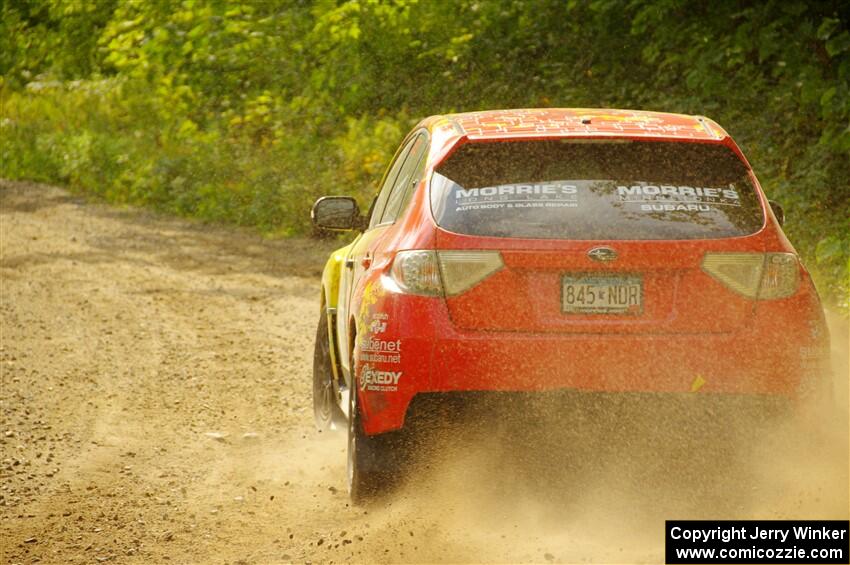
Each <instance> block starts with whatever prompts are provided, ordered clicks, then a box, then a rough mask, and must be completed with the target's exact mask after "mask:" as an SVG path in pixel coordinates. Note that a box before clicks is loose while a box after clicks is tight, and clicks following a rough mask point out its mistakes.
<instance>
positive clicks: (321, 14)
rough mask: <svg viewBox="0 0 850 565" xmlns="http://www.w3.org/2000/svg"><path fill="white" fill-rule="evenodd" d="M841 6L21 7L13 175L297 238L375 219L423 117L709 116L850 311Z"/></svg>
mask: <svg viewBox="0 0 850 565" xmlns="http://www.w3.org/2000/svg"><path fill="white" fill-rule="evenodd" d="M842 8H843V5H842V4H841V3H840V2H838V1H825V2H819V3H807V2H799V1H793V0H792V1H782V2H780V1H777V0H771V1H768V2H754V1H741V2H727V3H704V2H690V1H682V0H655V1H650V0H634V1H632V2H628V3H623V2H620V1H617V0H570V1H568V2H564V1H563V0H538V1H535V2H524V1H516V0H491V1H488V2H481V1H480V0H457V1H454V2H422V1H416V0H381V1H366V0H362V1H355V0H351V1H341V0H340V1H333V0H320V1H318V2H315V3H307V2H301V1H299V0H289V1H287V2H283V3H280V2H260V1H248V0H228V1H226V2H222V1H218V0H185V1H183V2H181V3H179V4H178V3H174V2H159V1H156V0H139V1H136V2H114V0H104V1H102V2H94V3H77V2H65V1H62V0H23V1H21V2H16V3H4V4H2V7H0V105H2V106H0V157H2V162H0V174H2V175H3V176H6V177H11V178H32V179H37V180H42V181H54V182H63V183H67V184H69V185H70V186H71V187H73V188H74V189H75V190H80V191H86V192H89V193H93V194H97V195H100V196H101V197H103V198H105V199H107V200H109V201H111V202H119V203H132V204H138V205H145V206H151V207H154V208H157V209H160V210H165V211H168V212H172V213H176V214H181V215H186V216H194V217H199V218H203V219H207V220H213V221H224V222H232V223H236V224H241V225H253V226H257V227H259V228H260V229H262V230H264V231H267V232H271V233H275V234H279V235H288V234H296V233H303V232H305V231H306V230H308V229H309V222H308V214H307V212H308V210H309V208H310V205H311V203H312V201H313V199H314V198H315V197H317V196H318V195H321V194H339V193H347V194H354V195H355V196H357V197H358V198H359V199H360V202H361V206H363V207H365V206H368V204H369V201H370V200H371V195H372V194H373V193H374V190H375V187H376V185H377V182H378V180H379V178H380V176H381V174H382V172H383V168H384V166H385V164H386V163H387V161H388V160H389V158H390V157H391V155H392V152H393V151H394V150H395V148H396V146H397V144H398V142H399V141H400V139H401V138H402V136H403V135H404V134H405V133H406V131H407V130H408V129H409V128H410V127H411V126H412V125H413V123H414V122H415V121H416V119H417V118H418V117H422V116H426V115H429V114H434V113H440V112H448V111H460V110H475V109H482V108H494V107H534V106H577V107H632V108H644V109H656V110H665V111H678V112H686V113H698V114H705V115H709V116H711V117H712V118H714V119H716V120H717V121H719V122H720V123H721V124H723V125H724V126H725V127H726V128H727V129H728V130H729V131H730V132H731V133H732V135H733V136H734V137H735V138H736V139H737V140H738V141H739V142H740V143H741V144H742V146H743V149H744V151H745V153H746V154H747V155H748V156H749V157H750V159H751V162H752V164H753V166H754V168H755V169H756V172H757V173H758V175H759V178H760V179H761V181H762V183H763V185H764V188H765V190H766V191H767V193H768V195H769V196H770V197H771V198H773V199H776V200H778V201H779V202H780V203H782V204H783V205H784V206H785V208H786V211H787V218H788V221H787V227H786V231H787V233H788V234H789V237H790V238H791V239H792V240H793V241H794V243H795V244H796V245H797V246H798V250H799V251H800V252H801V253H802V255H803V256H804V258H805V259H806V261H807V264H808V266H809V268H810V269H811V270H812V271H813V273H814V274H815V276H816V279H817V280H818V283H819V285H820V287H821V289H822V291H823V292H824V294H826V295H828V296H830V297H831V298H832V299H833V300H838V301H839V302H841V303H843V304H844V308H845V310H846V309H847V308H850V306H848V304H847V303H848V292H850V289H849V288H848V247H850V224H848V218H850V126H849V125H848V124H850V30H848V22H847V19H846V10H843V9H842Z"/></svg>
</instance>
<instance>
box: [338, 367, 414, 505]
mask: <svg viewBox="0 0 850 565" xmlns="http://www.w3.org/2000/svg"><path fill="white" fill-rule="evenodd" d="M355 367H356V366H355V364H354V363H352V364H351V370H352V372H354V371H355ZM355 375H356V373H355ZM352 380H353V385H352V387H351V394H350V395H349V401H348V407H349V412H348V414H349V418H348V463H347V474H348V493H349V495H350V496H351V502H352V503H353V504H355V505H364V504H367V503H369V502H373V501H375V500H376V499H377V498H378V497H380V496H382V495H385V494H387V493H389V492H390V491H391V490H392V488H393V487H394V486H395V485H396V484H397V483H398V481H399V479H400V477H401V472H402V468H401V465H400V464H399V463H400V461H401V459H402V458H403V456H402V446H401V445H400V443H399V442H398V438H397V437H396V436H397V432H390V433H385V434H380V435H376V436H368V435H366V433H365V432H364V431H363V420H362V415H361V413H360V406H359V405H358V401H357V379H356V378H353V379H352Z"/></svg>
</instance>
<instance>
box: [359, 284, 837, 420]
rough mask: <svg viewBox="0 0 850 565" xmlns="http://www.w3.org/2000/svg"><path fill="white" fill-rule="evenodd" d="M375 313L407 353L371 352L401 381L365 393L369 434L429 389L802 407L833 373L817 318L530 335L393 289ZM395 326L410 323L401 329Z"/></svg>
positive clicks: (385, 336)
mask: <svg viewBox="0 0 850 565" xmlns="http://www.w3.org/2000/svg"><path fill="white" fill-rule="evenodd" d="M375 307H376V308H379V309H380V311H382V312H385V313H387V319H388V320H389V322H388V324H387V327H386V330H385V331H383V333H381V334H380V335H378V336H377V337H375V336H372V337H374V338H375V339H377V340H378V341H382V342H387V341H392V342H394V343H395V344H396V345H395V346H394V347H396V348H397V349H398V351H399V352H400V353H399V355H398V356H397V357H395V358H392V359H391V360H390V357H389V356H385V357H384V359H387V360H388V362H386V363H382V362H381V357H375V356H374V355H372V356H371V357H370V356H369V354H368V353H367V354H366V357H367V359H368V365H369V370H370V371H375V370H378V371H390V372H392V374H393V375H395V376H396V377H397V378H396V379H395V381H396V382H395V383H394V385H393V386H392V387H389V389H388V388H387V387H380V386H375V387H366V388H363V387H361V388H360V389H359V394H360V403H361V407H362V409H363V411H364V428H365V431H366V433H367V434H370V435H372V434H377V433H383V432H386V431H391V430H396V429H399V428H402V427H403V426H404V424H405V418H406V416H407V414H408V410H409V407H410V404H411V402H412V401H413V400H414V398H417V397H418V396H421V395H427V394H430V393H450V394H449V396H451V395H455V394H459V393H466V392H474V391H477V392H521V393H543V392H547V391H574V392H584V393H619V394H627V395H630V394H632V393H649V394H659V395H662V396H664V397H668V398H673V397H676V398H685V397H690V396H701V397H702V396H707V397H708V396H710V397H712V398H714V399H715V400H716V401H718V402H721V403H722V402H733V403H734V402H738V401H739V400H741V399H743V400H744V401H756V402H760V401H761V399H763V398H764V397H769V398H770V397H772V398H776V399H779V400H780V401H781V400H785V401H787V400H791V401H795V400H797V399H798V398H799V397H800V396H801V394H803V393H805V391H807V390H814V389H816V388H817V384H816V383H817V382H821V381H823V380H824V379H823V378H824V377H825V376H826V374H827V371H828V363H829V361H828V360H829V350H828V346H824V343H827V344H828V335H827V332H826V328H825V326H824V327H823V328H820V327H819V328H818V331H817V332H810V326H811V325H812V324H817V323H819V322H818V321H817V320H816V319H814V318H813V317H810V316H805V317H803V316H797V317H796V319H795V320H794V322H793V323H791V321H790V320H787V319H783V317H782V316H779V315H778V314H777V315H772V316H756V317H755V319H754V320H753V321H752V322H751V323H750V324H749V325H748V327H746V328H742V329H741V330H740V331H738V332H736V333H717V334H658V335H654V334H644V335H622V334H522V333H507V332H504V333H503V332H470V331H462V330H458V329H457V328H455V327H454V326H453V325H452V323H451V320H450V318H449V315H448V312H447V309H446V307H445V303H444V302H442V301H441V300H439V299H432V298H424V297H413V298H411V297H403V296H400V295H394V294H392V293H387V294H385V295H384V296H382V297H381V299H380V300H378V301H377V303H376V304H375ZM786 310H787V309H786ZM798 312H799V310H798ZM396 320H404V321H405V322H407V323H405V324H403V325H395V324H393V322H394V321H396ZM798 326H799V327H798ZM361 327H362V326H361ZM361 335H362V334H361ZM814 335H817V336H818V337H817V338H814V337H812V336H814ZM367 337H369V336H368V335H367ZM367 341H368V340H367ZM363 353H364V352H362V351H361V352H360V353H359V354H358V355H359V356H360V358H361V359H362V358H363ZM361 373H362V365H361ZM361 373H358V375H360V374H361Z"/></svg>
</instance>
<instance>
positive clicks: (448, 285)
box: [437, 251, 505, 296]
mask: <svg viewBox="0 0 850 565" xmlns="http://www.w3.org/2000/svg"><path fill="white" fill-rule="evenodd" d="M437 257H438V258H439V259H440V272H441V273H442V275H443V288H444V289H445V291H446V295H447V296H454V295H456V294H461V293H462V292H466V291H467V290H469V289H470V288H472V287H473V286H475V285H477V284H478V283H480V282H481V281H483V280H484V279H486V278H487V277H489V276H490V275H492V274H493V273H495V272H496V271H498V270H499V269H501V268H502V267H503V266H504V265H505V264H504V263H503V262H502V255H501V253H499V252H498V251H438V252H437Z"/></svg>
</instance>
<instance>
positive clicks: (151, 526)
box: [0, 181, 848, 563]
mask: <svg viewBox="0 0 850 565" xmlns="http://www.w3.org/2000/svg"><path fill="white" fill-rule="evenodd" d="M0 223H1V224H2V225H0V239H2V241H0V276H2V289H0V292H1V293H2V303H0V322H2V339H1V340H0V371H2V378H0V384H2V390H0V559H2V561H3V562H4V563H35V562H41V563H53V562H58V563H97V562H119V563H125V562H126V563H152V562H156V563H163V562H175V563H186V562H197V563H269V562H305V561H309V562H412V561H418V562H423V561H425V562H439V561H452V562H480V561H527V562H550V561H565V562H575V561H586V560H588V559H592V560H596V561H600V560H602V561H608V562H617V561H624V562H628V561H659V560H661V559H662V548H663V535H662V533H661V532H663V530H662V524H663V522H662V520H663V519H664V518H665V517H666V518H674V517H719V516H718V513H724V514H727V515H728V514H733V515H734V516H735V517H739V518H751V517H778V518H782V517H789V516H795V517H798V516H799V517H809V518H842V517H844V518H846V517H847V512H848V510H847V507H848V506H847V498H846V483H847V468H846V465H847V464H846V445H847V434H846V431H844V429H843V428H842V427H841V426H846V410H845V411H844V412H843V414H844V416H843V418H844V419H843V420H842V419H841V417H839V418H838V420H835V421H832V422H831V423H830V424H829V425H827V426H826V427H825V429H824V430H822V433H820V434H819V435H818V439H817V440H816V441H809V440H807V441H805V442H802V444H803V445H802V446H801V447H800V448H799V449H798V450H797V452H796V455H794V457H795V459H793V460H792V461H791V462H790V464H789V461H787V460H785V461H784V462H783V463H784V465H783V466H782V467H778V466H776V465H775V463H776V462H775V461H774V460H772V459H771V458H770V457H769V456H767V455H766V454H765V453H762V454H760V455H756V454H754V453H750V452H747V453H745V454H743V455H739V456H738V457H739V459H741V460H742V461H743V463H742V464H743V465H744V466H745V468H746V469H747V470H748V471H747V472H745V473H738V474H736V475H735V476H734V477H733V476H731V475H730V474H728V473H724V471H723V470H721V469H719V468H717V466H716V462H712V460H713V459H712V458H713V457H714V456H711V457H709V458H706V459H700V458H699V457H695V456H694V455H693V453H691V452H689V451H687V450H683V449H682V448H681V446H678V447H675V448H674V447H669V451H667V452H664V450H665V449H668V446H664V445H661V446H659V445H658V444H657V443H654V444H649V443H647V444H640V442H639V441H638V442H637V443H638V444H640V445H638V446H637V447H635V445H636V443H635V440H634V438H635V437H636V436H635V434H633V433H626V432H624V433H623V434H622V437H621V438H620V440H622V441H621V443H620V444H619V445H620V446H621V447H622V449H618V450H615V449H611V450H609V452H607V455H605V457H607V459H604V460H602V461H601V462H600V461H597V462H596V463H597V464H598V465H597V466H596V467H593V468H588V467H586V466H585V467H582V465H581V463H580V462H579V463H576V464H575V465H572V466H571V465H565V466H564V469H565V470H564V472H563V473H560V474H558V475H556V478H555V479H551V477H550V478H549V479H547V480H546V481H544V482H545V483H546V486H544V487H541V488H539V489H537V491H535V488H537V487H536V486H535V484H536V483H535V482H534V481H533V480H530V479H529V477H528V476H527V475H522V474H521V473H514V472H512V471H511V470H510V469H509V468H508V467H509V466H507V465H506V459H505V453H504V452H500V451H499V445H498V443H499V442H498V438H495V439H494V438H490V439H489V441H488V440H487V438H485V439H484V440H483V441H481V446H482V449H472V450H471V449H462V450H460V451H459V452H456V453H454V455H453V456H452V457H451V458H446V460H447V461H449V464H442V465H435V466H433V467H429V468H428V469H427V470H423V473H424V474H425V475H427V479H426V478H423V479H422V481H421V482H420V481H416V482H417V485H415V486H414V487H408V488H406V489H402V490H401V491H400V492H399V494H398V496H397V497H396V498H394V499H393V500H392V501H390V502H388V503H386V504H384V505H382V506H379V507H373V508H367V509H363V508H353V507H351V506H350V505H349V501H348V496H347V493H346V490H345V479H344V473H345V441H344V438H343V437H342V435H341V434H340V435H328V434H318V433H317V432H316V431H315V430H314V427H313V423H312V413H311V405H310V392H311V383H310V374H311V373H310V367H311V355H312V345H313V336H314V330H315V323H316V320H317V314H318V277H319V274H320V270H321V266H322V264H323V262H324V258H325V257H326V256H327V252H328V251H329V250H330V248H331V246H332V245H333V244H328V243H317V242H314V241H308V240H287V241H269V240H264V239H262V238H260V237H259V236H256V235H253V234H251V233H248V232H240V231H236V230H233V229H224V228H215V227H208V226H202V225H199V224H194V223H190V222H186V221H182V220H176V219H171V218H163V217H160V216H156V215H153V214H150V213H147V212H140V211H136V210H120V209H115V208H110V207H106V206H103V205H99V204H92V203H86V202H84V201H83V200H81V199H79V198H77V197H74V196H71V195H69V194H68V193H67V192H65V191H63V190H61V189H58V188H53V187H46V186H40V185H35V184H29V183H11V182H3V181H0ZM836 319H837V318H836ZM833 334H834V337H835V339H836V341H837V343H839V344H841V343H844V344H846V342H847V330H846V325H842V323H840V322H838V323H837V324H836V326H835V328H834V330H833ZM842 340H843V342H842ZM836 362H837V363H838V365H839V367H838V371H837V373H838V375H839V377H838V381H837V382H838V387H839V398H840V400H841V401H842V402H843V403H845V404H846V400H847V396H846V395H847V392H846V380H847V365H846V345H845V346H842V347H840V348H837V349H836ZM842 372H843V373H842ZM835 422H838V423H837V424H836V423H835ZM830 442H833V443H830ZM594 445H598V444H594ZM825 446H826V447H825ZM836 446H837V447H836ZM842 446H843V447H842ZM490 448H492V449H490ZM623 449H625V450H629V449H631V450H632V451H631V452H629V453H628V457H624V456H623V455H622V454H623ZM597 451H598V450H597ZM494 453H495V454H498V455H493V454H494ZM571 461H573V460H572V459H571ZM443 463H446V461H443ZM647 477H648V478H647ZM423 485H424V486H423ZM538 486H539V485H538ZM557 493H561V494H562V495H563V496H558V494H557ZM754 493H755V494H754Z"/></svg>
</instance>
